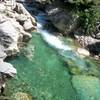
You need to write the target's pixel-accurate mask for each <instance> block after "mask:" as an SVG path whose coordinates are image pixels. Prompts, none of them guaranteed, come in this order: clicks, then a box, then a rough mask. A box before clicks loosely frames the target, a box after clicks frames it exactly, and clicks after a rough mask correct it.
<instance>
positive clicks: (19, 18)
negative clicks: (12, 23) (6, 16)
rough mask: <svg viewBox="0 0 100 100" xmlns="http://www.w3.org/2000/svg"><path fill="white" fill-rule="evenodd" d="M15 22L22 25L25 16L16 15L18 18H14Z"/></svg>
mask: <svg viewBox="0 0 100 100" xmlns="http://www.w3.org/2000/svg"><path fill="white" fill-rule="evenodd" d="M16 20H17V21H18V22H19V23H20V24H21V25H23V23H24V22H25V21H26V20H27V16H26V15H24V14H18V16H16Z"/></svg>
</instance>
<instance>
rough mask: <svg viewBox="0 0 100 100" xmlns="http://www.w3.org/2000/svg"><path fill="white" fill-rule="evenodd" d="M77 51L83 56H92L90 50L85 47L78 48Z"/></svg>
mask: <svg viewBox="0 0 100 100" xmlns="http://www.w3.org/2000/svg"><path fill="white" fill-rule="evenodd" d="M77 53H78V54H79V55H81V56H82V57H85V56H90V53H89V51H88V50H86V49H84V48H77Z"/></svg>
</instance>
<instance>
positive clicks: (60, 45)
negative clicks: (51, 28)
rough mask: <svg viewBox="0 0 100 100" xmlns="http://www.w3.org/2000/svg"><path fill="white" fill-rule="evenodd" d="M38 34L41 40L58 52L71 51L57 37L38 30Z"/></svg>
mask: <svg viewBox="0 0 100 100" xmlns="http://www.w3.org/2000/svg"><path fill="white" fill-rule="evenodd" d="M38 32H39V33H40V34H41V35H42V37H43V39H44V40H45V41H46V42H47V43H48V44H49V45H51V46H52V47H55V48H56V49H60V50H61V49H62V50H72V49H71V48H70V47H69V46H67V45H65V44H64V43H63V42H62V41H61V40H60V39H59V38H58V37H56V36H54V35H52V34H50V33H49V32H48V31H46V30H41V29H39V30H38Z"/></svg>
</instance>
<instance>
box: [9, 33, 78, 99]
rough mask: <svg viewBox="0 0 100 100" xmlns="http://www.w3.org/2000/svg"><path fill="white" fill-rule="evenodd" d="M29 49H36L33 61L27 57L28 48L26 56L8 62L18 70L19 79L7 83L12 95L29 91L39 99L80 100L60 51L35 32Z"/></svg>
mask: <svg viewBox="0 0 100 100" xmlns="http://www.w3.org/2000/svg"><path fill="white" fill-rule="evenodd" d="M28 47H29V48H32V47H34V50H33V51H32V55H33V56H32V57H31V59H29V57H28V56H29V55H28V56H27V54H29V52H30V51H29V49H26V50H25V51H24V52H25V53H21V54H20V55H19V56H17V57H15V58H13V59H11V60H9V62H10V63H12V64H13V65H14V66H15V68H16V69H17V70H18V75H17V78H16V79H13V80H11V81H10V83H9V84H8V87H9V95H12V94H14V93H16V92H26V93H28V94H30V95H32V96H33V97H35V98H36V100H79V99H78V98H77V94H76V93H75V90H74V89H73V87H72V83H71V76H70V74H69V73H68V69H67V65H66V64H65V63H64V61H63V60H62V58H61V56H60V55H59V54H58V53H57V51H56V50H54V49H53V48H51V47H49V46H48V44H46V43H45V42H44V41H43V39H42V38H41V36H40V35H39V34H37V33H33V37H32V39H31V41H30V43H29V44H28ZM28 47H27V48H28Z"/></svg>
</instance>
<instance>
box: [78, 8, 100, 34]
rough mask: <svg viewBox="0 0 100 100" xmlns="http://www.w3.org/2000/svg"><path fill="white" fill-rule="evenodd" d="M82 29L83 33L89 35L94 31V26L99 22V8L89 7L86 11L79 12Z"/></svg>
mask: <svg viewBox="0 0 100 100" xmlns="http://www.w3.org/2000/svg"><path fill="white" fill-rule="evenodd" d="M79 15H80V18H81V21H82V25H83V26H82V27H83V28H84V33H85V34H87V35H91V34H93V33H95V31H96V24H97V22H99V21H100V7H99V6H91V7H90V8H88V9H84V10H83V11H80V12H79Z"/></svg>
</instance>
